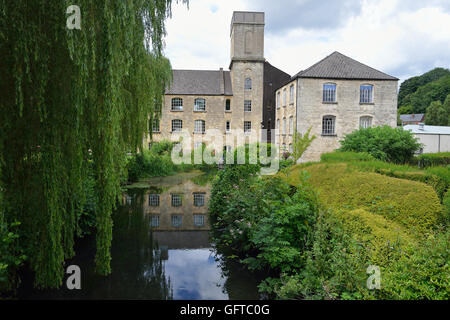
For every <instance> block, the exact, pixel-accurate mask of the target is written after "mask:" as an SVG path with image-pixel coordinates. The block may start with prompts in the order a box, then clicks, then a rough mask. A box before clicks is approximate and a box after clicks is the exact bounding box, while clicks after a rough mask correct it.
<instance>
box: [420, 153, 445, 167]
mask: <svg viewBox="0 0 450 320" xmlns="http://www.w3.org/2000/svg"><path fill="white" fill-rule="evenodd" d="M415 160H416V161H415V163H418V165H419V166H420V167H422V168H426V167H434V166H447V165H450V152H445V153H425V154H421V155H420V156H418V157H417V158H415Z"/></svg>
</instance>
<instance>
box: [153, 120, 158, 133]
mask: <svg viewBox="0 0 450 320" xmlns="http://www.w3.org/2000/svg"><path fill="white" fill-rule="evenodd" d="M152 132H159V119H153V121H152Z"/></svg>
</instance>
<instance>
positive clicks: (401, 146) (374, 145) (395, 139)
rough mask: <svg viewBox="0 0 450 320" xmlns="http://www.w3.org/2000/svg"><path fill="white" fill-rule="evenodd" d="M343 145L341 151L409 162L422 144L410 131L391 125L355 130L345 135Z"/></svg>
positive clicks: (392, 160) (391, 160)
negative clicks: (364, 153)
mask: <svg viewBox="0 0 450 320" xmlns="http://www.w3.org/2000/svg"><path fill="white" fill-rule="evenodd" d="M341 145H342V147H341V149H340V150H341V151H354V152H367V153H369V154H371V155H372V156H373V157H375V158H377V159H379V160H383V161H389V162H395V163H406V162H408V161H409V160H410V159H411V158H412V156H413V155H414V153H415V152H416V151H417V150H419V148H420V146H421V145H420V143H419V142H418V141H417V139H416V138H415V137H414V136H413V135H412V133H411V132H410V131H407V130H403V128H391V127H389V126H382V127H375V128H372V127H370V128H366V129H364V128H362V129H360V130H357V131H354V132H352V133H350V134H348V135H346V136H345V138H344V140H342V141H341Z"/></svg>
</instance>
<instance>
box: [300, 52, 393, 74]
mask: <svg viewBox="0 0 450 320" xmlns="http://www.w3.org/2000/svg"><path fill="white" fill-rule="evenodd" d="M296 78H317V79H347V80H392V81H398V79H397V78H395V77H392V76H390V75H388V74H386V73H383V72H381V71H378V70H375V69H374V68H371V67H369V66H367V65H365V64H363V63H361V62H358V61H356V60H354V59H352V58H349V57H347V56H345V55H343V54H341V53H339V52H337V51H335V52H333V53H332V54H330V55H329V56H327V57H326V58H324V59H322V60H321V61H319V62H317V63H316V64H314V65H312V66H311V67H309V68H308V69H306V70H303V71H300V72H299V73H297V74H296V75H295V76H294V77H293V79H296Z"/></svg>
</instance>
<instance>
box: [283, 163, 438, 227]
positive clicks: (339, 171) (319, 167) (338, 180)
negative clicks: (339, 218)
mask: <svg viewBox="0 0 450 320" xmlns="http://www.w3.org/2000/svg"><path fill="white" fill-rule="evenodd" d="M303 170H305V171H307V172H308V173H309V174H310V175H311V177H310V179H309V182H310V183H311V184H312V185H313V186H314V187H316V189H317V190H318V191H319V198H320V199H321V200H322V201H323V203H324V204H326V205H327V206H328V207H330V208H333V209H337V210H341V209H346V210H354V209H365V210H367V211H369V212H372V213H376V214H379V215H382V216H383V217H385V218H386V219H388V220H390V221H394V222H396V223H398V224H399V225H402V226H403V227H405V228H406V229H408V230H411V231H413V232H418V233H420V234H422V233H424V232H426V231H428V230H429V229H430V228H432V227H433V226H435V225H436V224H437V223H438V222H439V221H440V219H441V218H442V206H441V204H440V201H439V199H438V197H437V195H436V193H435V192H434V190H433V189H432V188H431V187H430V186H428V185H425V184H423V183H420V182H415V181H408V180H400V179H394V178H391V177H387V176H383V175H380V174H376V173H371V172H359V171H356V170H354V169H352V168H351V167H350V166H348V165H347V164H316V165H312V166H309V167H307V168H306V169H298V168H297V166H294V167H293V168H292V169H291V171H290V172H289V173H288V174H287V179H288V181H289V182H290V183H291V184H293V185H296V184H297V183H298V181H296V180H297V179H298V177H299V173H300V171H303Z"/></svg>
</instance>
